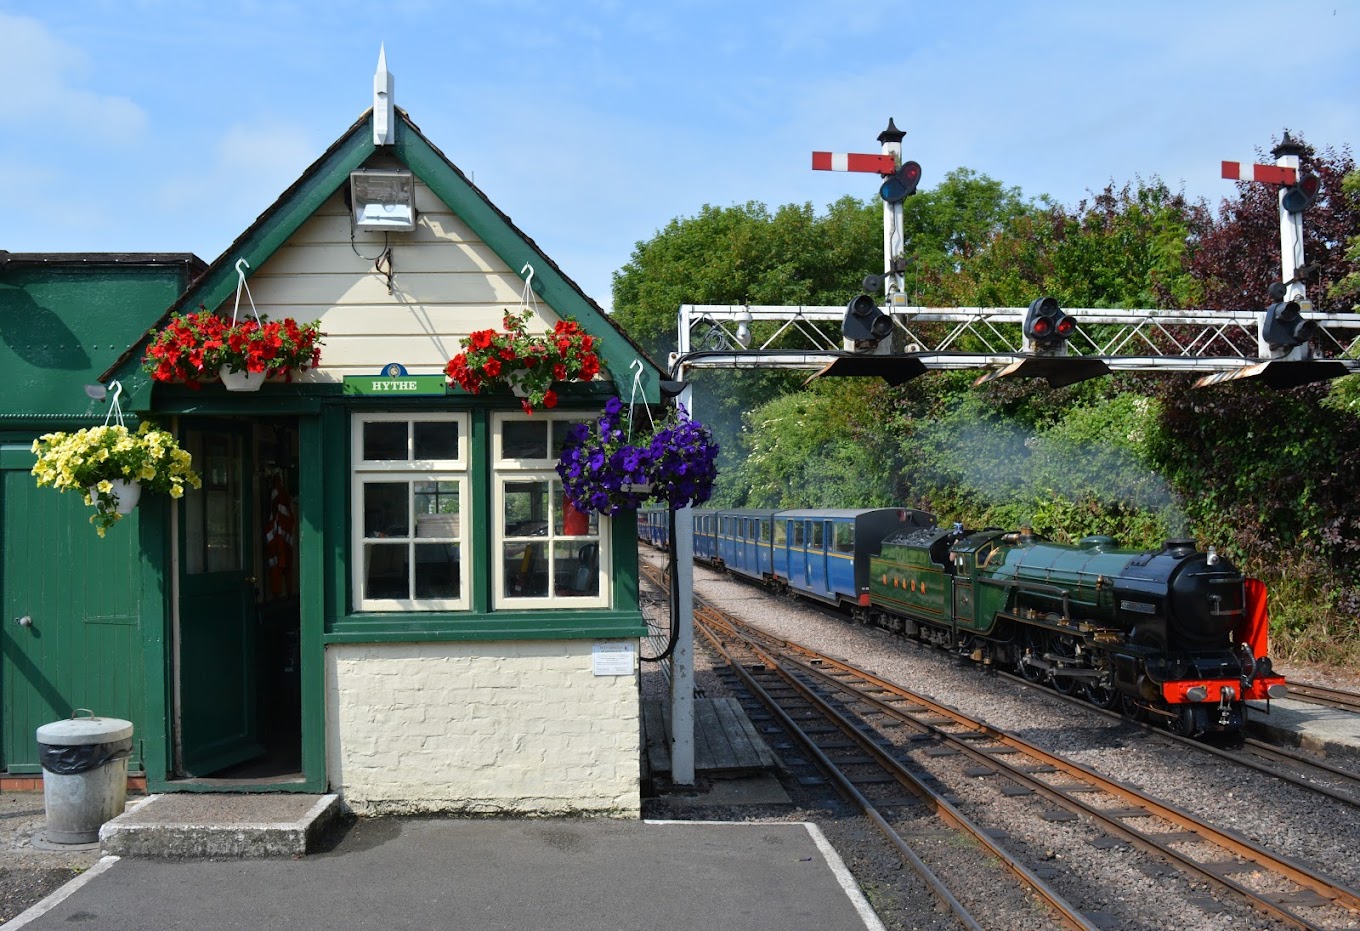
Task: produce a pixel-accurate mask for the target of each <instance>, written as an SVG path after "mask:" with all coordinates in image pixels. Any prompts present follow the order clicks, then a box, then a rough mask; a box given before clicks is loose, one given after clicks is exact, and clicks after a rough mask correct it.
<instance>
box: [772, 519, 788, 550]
mask: <svg viewBox="0 0 1360 931" xmlns="http://www.w3.org/2000/svg"><path fill="white" fill-rule="evenodd" d="M787 524H788V521H782V520H777V521H775V522H774V542H775V545H776V546H783V545H784V544H785V542H787V540H788V535H787V531H786V529H785V528H786V526H787Z"/></svg>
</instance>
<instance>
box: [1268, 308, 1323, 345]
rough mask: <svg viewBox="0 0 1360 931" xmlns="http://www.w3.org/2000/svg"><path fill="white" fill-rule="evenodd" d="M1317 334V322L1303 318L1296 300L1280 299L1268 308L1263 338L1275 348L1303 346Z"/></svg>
mask: <svg viewBox="0 0 1360 931" xmlns="http://www.w3.org/2000/svg"><path fill="white" fill-rule="evenodd" d="M1316 334H1317V323H1316V322H1315V321H1313V320H1305V319H1303V314H1302V313H1301V312H1300V308H1299V305H1298V303H1297V302H1296V301H1279V302H1277V303H1274V304H1271V305H1270V306H1269V307H1267V308H1266V319H1265V322H1264V323H1263V324H1262V325H1261V338H1262V339H1264V340H1265V342H1266V345H1267V346H1269V347H1270V348H1271V349H1274V350H1284V351H1288V350H1290V349H1293V348H1294V347H1295V346H1302V345H1303V344H1304V343H1306V342H1308V341H1309V340H1311V339H1312V338H1313V337H1314V336H1315V335H1316Z"/></svg>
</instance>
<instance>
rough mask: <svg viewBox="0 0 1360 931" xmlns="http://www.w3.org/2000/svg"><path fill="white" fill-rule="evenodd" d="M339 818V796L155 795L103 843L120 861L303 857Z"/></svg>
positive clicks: (103, 832) (111, 828)
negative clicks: (165, 858)
mask: <svg viewBox="0 0 1360 931" xmlns="http://www.w3.org/2000/svg"><path fill="white" fill-rule="evenodd" d="M339 813H340V796H338V795H291V794H278V795H228V794H217V793H197V792H195V793H188V792H186V793H174V794H170V795H152V796H148V797H147V798H145V799H142V800H141V801H139V802H137V803H136V804H134V805H133V806H131V807H130V808H128V809H127V811H125V812H123V813H122V814H121V815H119V816H118V817H116V818H114V819H113V820H111V821H109V822H107V823H106V824H105V825H104V826H103V827H102V828H100V829H99V842H100V846H101V849H102V850H103V852H104V853H105V854H109V855H113V856H120V857H236V858H258V857H293V856H303V855H305V854H306V853H307V852H308V849H309V847H310V846H311V845H312V844H313V843H314V842H315V840H316V838H317V837H319V836H320V834H321V832H322V831H323V830H324V829H325V828H326V827H327V826H328V825H329V824H330V823H331V822H332V821H333V820H334V819H335V818H336V816H337V815H339Z"/></svg>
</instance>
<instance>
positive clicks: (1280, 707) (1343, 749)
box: [1247, 698, 1360, 760]
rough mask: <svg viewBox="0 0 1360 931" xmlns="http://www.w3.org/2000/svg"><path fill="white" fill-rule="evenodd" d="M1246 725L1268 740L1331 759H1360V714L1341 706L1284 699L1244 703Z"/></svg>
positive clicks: (1254, 732) (1254, 733)
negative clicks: (1267, 707) (1268, 702)
mask: <svg viewBox="0 0 1360 931" xmlns="http://www.w3.org/2000/svg"><path fill="white" fill-rule="evenodd" d="M1247 708H1248V711H1247V728H1248V730H1249V731H1250V733H1251V734H1252V735H1253V736H1255V737H1259V738H1260V739H1262V740H1265V741H1268V742H1270V743H1276V744H1280V745H1281V746H1286V747H1301V748H1303V749H1305V750H1312V751H1313V752H1315V753H1320V754H1322V755H1323V756H1326V757H1329V758H1331V759H1343V760H1360V714H1356V713H1355V712H1354V711H1346V710H1345V709H1344V708H1332V707H1329V706H1327V705H1315V704H1313V703H1312V702H1305V701H1297V700H1295V699H1292V698H1283V699H1280V700H1279V701H1273V702H1271V703H1270V712H1269V714H1267V713H1266V703H1265V702H1255V701H1253V702H1247Z"/></svg>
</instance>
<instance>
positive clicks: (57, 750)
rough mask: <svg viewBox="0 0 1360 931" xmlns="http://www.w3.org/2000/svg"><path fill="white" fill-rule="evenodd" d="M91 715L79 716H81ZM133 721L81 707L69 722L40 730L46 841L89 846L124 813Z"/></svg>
mask: <svg viewBox="0 0 1360 931" xmlns="http://www.w3.org/2000/svg"><path fill="white" fill-rule="evenodd" d="M82 712H83V713H84V714H86V715H89V717H79V715H80V714H81V713H82ZM131 755H132V722H131V721H124V720H121V719H120V718H100V717H95V715H94V712H92V711H90V710H89V709H88V708H77V709H76V710H75V711H73V712H71V717H70V718H69V719H68V720H65V721H54V722H52V723H51V724H44V725H43V726H42V727H40V728H38V758H39V760H40V761H41V763H42V769H43V801H44V802H45V803H46V806H47V831H46V836H47V840H49V841H51V842H52V843H54V844H89V843H94V842H95V841H97V840H99V828H100V827H101V826H103V824H104V822H106V821H108V820H109V819H111V818H114V817H116V816H118V815H120V814H122V813H123V805H124V804H125V803H126V802H127V761H128V757H129V756H131Z"/></svg>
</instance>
